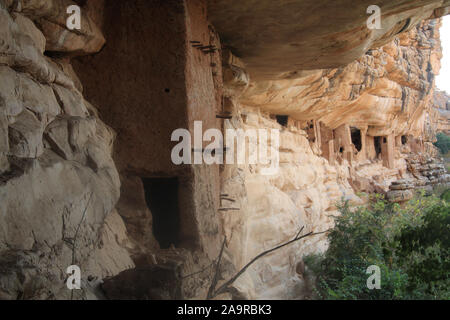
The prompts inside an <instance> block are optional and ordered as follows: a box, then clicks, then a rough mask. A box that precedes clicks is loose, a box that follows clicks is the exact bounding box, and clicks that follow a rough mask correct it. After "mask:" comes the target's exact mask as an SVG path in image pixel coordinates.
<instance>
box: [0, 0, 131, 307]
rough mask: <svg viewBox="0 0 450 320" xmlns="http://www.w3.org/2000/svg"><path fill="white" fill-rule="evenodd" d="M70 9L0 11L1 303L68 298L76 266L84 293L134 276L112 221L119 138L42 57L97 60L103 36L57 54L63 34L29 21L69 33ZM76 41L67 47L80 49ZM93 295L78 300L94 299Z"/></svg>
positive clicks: (43, 5)
mask: <svg viewBox="0 0 450 320" xmlns="http://www.w3.org/2000/svg"><path fill="white" fill-rule="evenodd" d="M69 4H74V3H73V2H70V1H66V2H59V1H52V2H49V1H19V2H15V6H14V7H13V6H12V3H11V5H10V3H9V2H8V1H6V3H5V1H1V2H0V25H1V28H0V30H1V31H0V84H1V86H0V88H1V89H0V119H1V121H0V132H1V138H0V139H1V141H2V142H1V143H0V212H1V215H0V226H1V227H0V298H2V299H17V298H25V299H52V298H64V297H66V298H67V297H70V292H69V291H68V290H67V289H65V279H66V278H67V274H66V269H67V267H69V266H70V265H74V264H76V265H79V266H80V267H82V269H83V270H84V272H83V282H84V283H88V280H87V279H88V277H89V279H96V278H97V279H102V278H104V277H105V276H108V275H113V274H117V273H118V272H120V271H121V270H123V269H126V268H130V267H133V266H134V263H133V261H132V260H131V259H130V256H129V253H128V252H127V250H125V247H126V246H127V241H128V240H127V235H126V230H125V227H124V224H123V221H122V220H121V219H120V218H119V219H117V218H118V215H117V213H116V212H115V211H114V208H115V205H116V202H117V200H118V198H119V187H120V180H119V175H118V172H117V170H116V167H115V165H114V163H113V160H112V158H111V151H112V144H113V140H114V133H113V132H112V130H111V129H110V128H108V127H107V126H106V125H105V124H104V123H103V122H102V121H101V120H100V119H99V118H98V117H97V116H96V114H95V111H94V109H93V107H92V106H90V105H89V103H88V102H87V101H85V100H84V98H83V96H82V94H81V93H80V92H79V90H78V89H77V88H76V85H75V82H76V79H73V78H72V75H71V74H69V73H65V72H64V68H63V67H62V66H61V65H60V64H59V62H58V61H57V60H53V59H50V58H48V57H46V56H45V55H44V54H43V53H44V51H45V50H56V51H66V50H67V51H72V52H78V51H80V52H85V53H88V52H94V51H96V50H98V49H100V47H101V44H100V43H102V40H95V39H96V37H98V38H99V39H100V38H102V37H101V34H100V33H97V34H94V33H95V32H94V33H89V32H90V31H89V32H87V33H86V34H85V35H81V34H74V33H73V36H74V37H77V38H79V40H78V43H77V44H75V46H71V45H68V46H66V47H65V49H62V48H56V47H54V46H53V45H52V44H49V43H51V41H52V40H51V39H50V40H49V34H51V36H55V32H54V31H49V33H48V34H47V33H46V31H45V30H44V29H45V28H43V27H42V26H41V28H38V27H37V26H36V25H39V24H38V23H36V24H35V23H34V22H33V21H32V20H31V19H34V20H35V22H36V20H39V19H41V18H42V19H44V20H45V21H46V23H49V24H50V23H59V24H61V23H62V22H61V21H59V20H58V19H60V18H61V17H64V16H65V15H61V13H62V12H63V10H64V12H65V8H66V7H67V5H69ZM8 9H9V10H11V11H8ZM30 18H31V19H30ZM42 21H43V20H42ZM52 21H53V22H52ZM55 27H56V24H55ZM57 28H60V29H61V30H64V32H66V33H68V31H67V30H66V29H65V28H64V27H60V26H59V25H58V26H57ZM43 31H44V32H43ZM47 31H48V30H47ZM91 31H92V30H91ZM96 32H98V31H96ZM69 34H72V33H69ZM69 34H68V36H67V38H66V39H67V42H65V43H71V44H72V45H74V43H73V41H74V39H73V38H71V37H70V36H69ZM87 38H89V40H88V39H87ZM96 41H97V43H98V44H95V45H94V44H93V42H96ZM88 288H89V286H85V289H86V290H84V291H82V292H81V293H78V295H81V296H83V297H89V296H92V294H90V293H89V289H88ZM81 296H80V297H81ZM80 297H78V296H77V298H80Z"/></svg>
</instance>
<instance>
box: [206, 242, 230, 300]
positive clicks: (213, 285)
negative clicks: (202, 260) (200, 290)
mask: <svg viewBox="0 0 450 320" xmlns="http://www.w3.org/2000/svg"><path fill="white" fill-rule="evenodd" d="M226 243H227V238H226V237H225V238H224V239H223V243H222V248H221V249H220V254H219V258H217V264H216V272H215V273H214V278H213V279H212V282H211V286H210V287H209V290H208V295H207V297H206V299H207V300H210V299H212V298H214V297H215V296H216V294H214V290H215V289H216V286H217V282H218V281H219V273H220V272H219V271H220V262H221V261H222V256H223V250H224V249H225V244H226Z"/></svg>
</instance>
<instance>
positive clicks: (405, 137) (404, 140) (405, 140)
mask: <svg viewBox="0 0 450 320" xmlns="http://www.w3.org/2000/svg"><path fill="white" fill-rule="evenodd" d="M407 143H408V137H407V136H402V145H405V144H407Z"/></svg>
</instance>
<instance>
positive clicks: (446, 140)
mask: <svg viewBox="0 0 450 320" xmlns="http://www.w3.org/2000/svg"><path fill="white" fill-rule="evenodd" d="M436 138H437V141H436V142H435V143H434V145H435V146H436V147H437V148H438V149H439V150H440V151H441V153H442V154H447V152H449V151H450V137H449V136H448V135H446V134H445V133H442V132H439V133H438V134H437V135H436Z"/></svg>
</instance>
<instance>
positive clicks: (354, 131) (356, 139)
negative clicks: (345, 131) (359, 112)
mask: <svg viewBox="0 0 450 320" xmlns="http://www.w3.org/2000/svg"><path fill="white" fill-rule="evenodd" d="M351 136H352V143H353V144H354V145H355V147H356V150H358V152H359V151H361V149H362V138H361V130H359V129H358V128H351Z"/></svg>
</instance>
